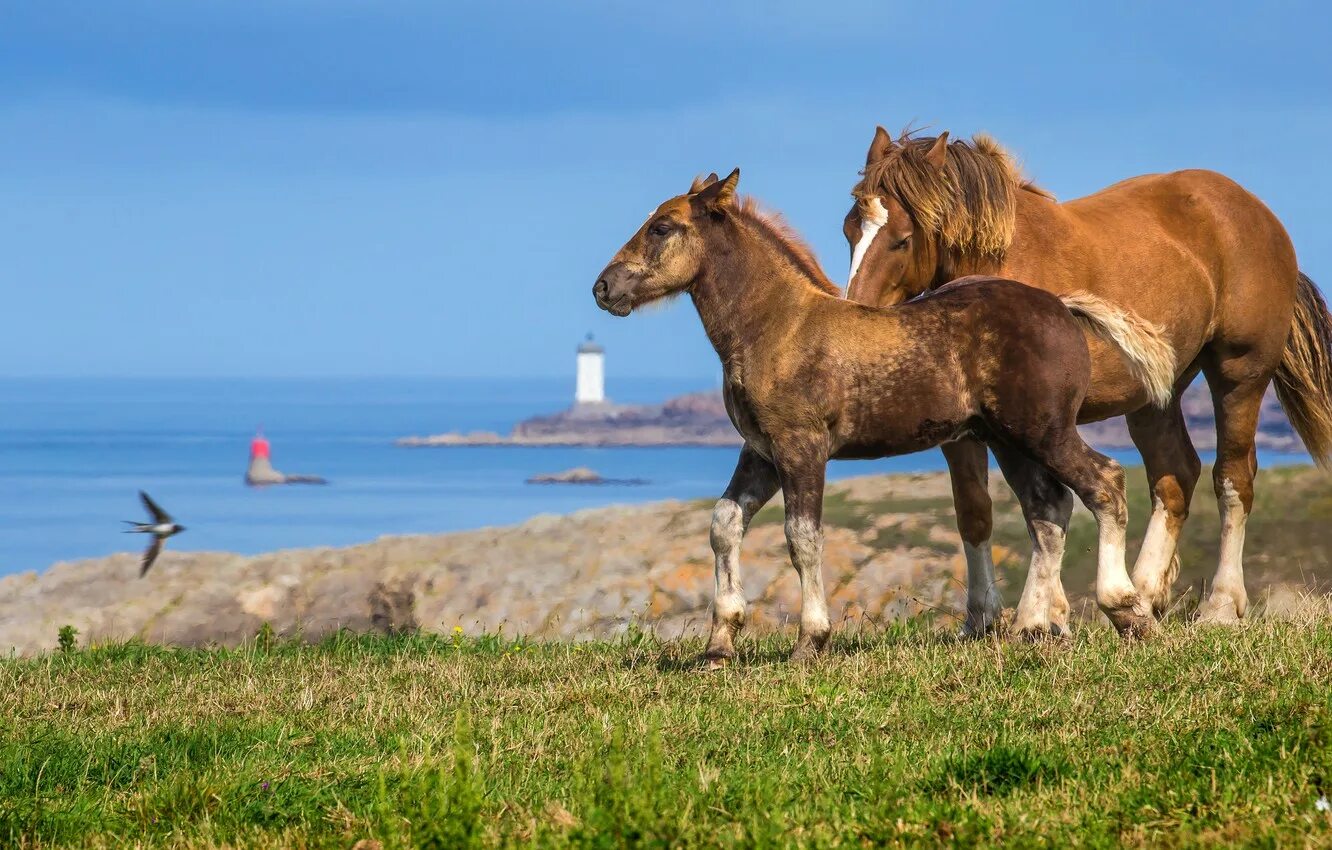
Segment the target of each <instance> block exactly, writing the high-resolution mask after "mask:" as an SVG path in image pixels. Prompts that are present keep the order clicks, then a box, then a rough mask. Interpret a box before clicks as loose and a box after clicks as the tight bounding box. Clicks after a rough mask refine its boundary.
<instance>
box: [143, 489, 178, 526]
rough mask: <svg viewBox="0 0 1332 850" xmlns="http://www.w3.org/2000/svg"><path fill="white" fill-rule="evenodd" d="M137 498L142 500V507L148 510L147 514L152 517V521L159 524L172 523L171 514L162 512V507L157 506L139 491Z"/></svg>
mask: <svg viewBox="0 0 1332 850" xmlns="http://www.w3.org/2000/svg"><path fill="white" fill-rule="evenodd" d="M139 498H140V499H142V500H143V506H144V507H145V508H147V509H148V513H150V514H152V515H153V519H154V520H156V521H157V522H159V523H162V522H165V523H170V522H174V520H172V519H171V514H169V513H167V512H166V511H164V510H162V506H161V505H159V504H157V502H154V501H153V500H152V498H151V497H150V496H149V495H148V494H147V493H145V492H143V491H142V490H140V491H139Z"/></svg>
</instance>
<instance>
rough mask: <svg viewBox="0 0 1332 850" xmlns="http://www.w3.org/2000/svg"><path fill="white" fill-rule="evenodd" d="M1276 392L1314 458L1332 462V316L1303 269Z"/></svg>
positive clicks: (1326, 466)
mask: <svg viewBox="0 0 1332 850" xmlns="http://www.w3.org/2000/svg"><path fill="white" fill-rule="evenodd" d="M1276 393H1277V399H1279V400H1280V401H1281V409H1282V410H1284V411H1286V418H1288V419H1289V420H1290V424H1291V425H1293V426H1295V433H1297V434H1299V435H1300V439H1301V440H1302V441H1304V447H1305V448H1306V449H1308V450H1309V454H1310V455H1312V456H1313V459H1314V461H1315V462H1316V463H1317V464H1318V465H1319V466H1321V467H1322V468H1323V469H1329V468H1332V316H1328V313H1327V304H1326V303H1325V302H1324V301H1323V296H1322V295H1320V294H1319V292H1318V287H1316V286H1314V282H1313V281H1312V280H1310V279H1309V276H1308V275H1306V274H1304V273H1303V272H1300V280H1299V285H1298V287H1297V290H1296V296H1295V319H1294V320H1293V321H1292V322H1291V324H1290V339H1288V340H1287V341H1286V350H1285V351H1284V352H1283V353H1282V355H1281V365H1280V366H1278V367H1277V370H1276Z"/></svg>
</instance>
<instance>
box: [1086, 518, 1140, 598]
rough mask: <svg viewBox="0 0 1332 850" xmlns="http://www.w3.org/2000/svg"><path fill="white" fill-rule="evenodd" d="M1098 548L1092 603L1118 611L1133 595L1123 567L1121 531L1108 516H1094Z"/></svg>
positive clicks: (1120, 527) (1126, 569) (1122, 529)
mask: <svg viewBox="0 0 1332 850" xmlns="http://www.w3.org/2000/svg"><path fill="white" fill-rule="evenodd" d="M1096 525H1097V529H1098V531H1099V535H1098V536H1099V540H1100V546H1099V550H1098V554H1097V559H1096V599H1097V601H1099V602H1100V603H1101V605H1103V606H1106V607H1110V608H1118V607H1119V606H1120V605H1122V604H1123V602H1124V600H1126V599H1129V598H1131V597H1133V596H1136V595H1137V589H1136V588H1135V587H1134V586H1133V582H1132V580H1130V579H1129V574H1128V567H1126V566H1125V564H1124V536H1125V535H1124V527H1123V526H1122V525H1120V524H1119V523H1118V522H1116V521H1115V520H1114V518H1113V516H1112V515H1110V514H1108V513H1107V514H1106V515H1105V516H1098V517H1097V518H1096Z"/></svg>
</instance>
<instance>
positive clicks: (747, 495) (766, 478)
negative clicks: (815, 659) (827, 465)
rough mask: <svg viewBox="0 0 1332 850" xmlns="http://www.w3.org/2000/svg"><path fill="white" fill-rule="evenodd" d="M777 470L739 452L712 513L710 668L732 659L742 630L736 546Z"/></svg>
mask: <svg viewBox="0 0 1332 850" xmlns="http://www.w3.org/2000/svg"><path fill="white" fill-rule="evenodd" d="M777 487H778V482H777V470H776V469H775V468H774V467H773V465H772V463H770V462H769V461H767V460H764V459H763V458H762V457H760V456H759V454H758V453H757V452H755V451H754V450H753V449H752V448H750V447H749V446H748V445H745V447H744V448H742V449H741V450H740V459H739V460H738V461H736V464H735V473H734V474H733V475H732V476H731V483H730V485H728V486H727V488H726V492H725V493H724V494H722V497H721V498H720V499H718V500H717V506H716V507H715V508H713V509H712V535H711V536H712V554H713V557H714V558H715V559H716V587H715V589H714V593H713V603H712V633H711V634H710V635H709V636H708V649H707V652H706V653H705V654H704V657H705V658H706V659H707V661H708V667H709V668H710V669H715V668H717V667H721V666H722V665H724V664H725V663H726V661H727V660H728V659H730V658H732V657H734V656H735V635H736V633H737V632H739V631H740V629H741V627H743V626H744V624H745V592H744V588H743V587H742V586H741V581H740V541H741V540H742V539H743V538H744V536H745V530H746V529H747V528H749V521H750V520H752V519H753V518H754V514H756V513H758V510H759V509H760V508H762V507H763V506H764V505H766V504H767V503H768V500H769V499H771V498H772V496H773V494H774V493H776V492H777Z"/></svg>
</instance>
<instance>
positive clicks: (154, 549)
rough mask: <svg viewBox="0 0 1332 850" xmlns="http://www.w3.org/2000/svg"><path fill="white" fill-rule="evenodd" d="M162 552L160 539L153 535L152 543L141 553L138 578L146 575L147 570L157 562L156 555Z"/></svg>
mask: <svg viewBox="0 0 1332 850" xmlns="http://www.w3.org/2000/svg"><path fill="white" fill-rule="evenodd" d="M161 551H162V538H160V537H158V536H157V535H153V542H152V543H149V544H148V548H147V549H145V550H144V553H143V566H141V567H139V578H143V577H144V576H145V575H147V574H148V568H149V567H151V566H152V565H153V561H156V560H157V554H158V553H159V552H161Z"/></svg>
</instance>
